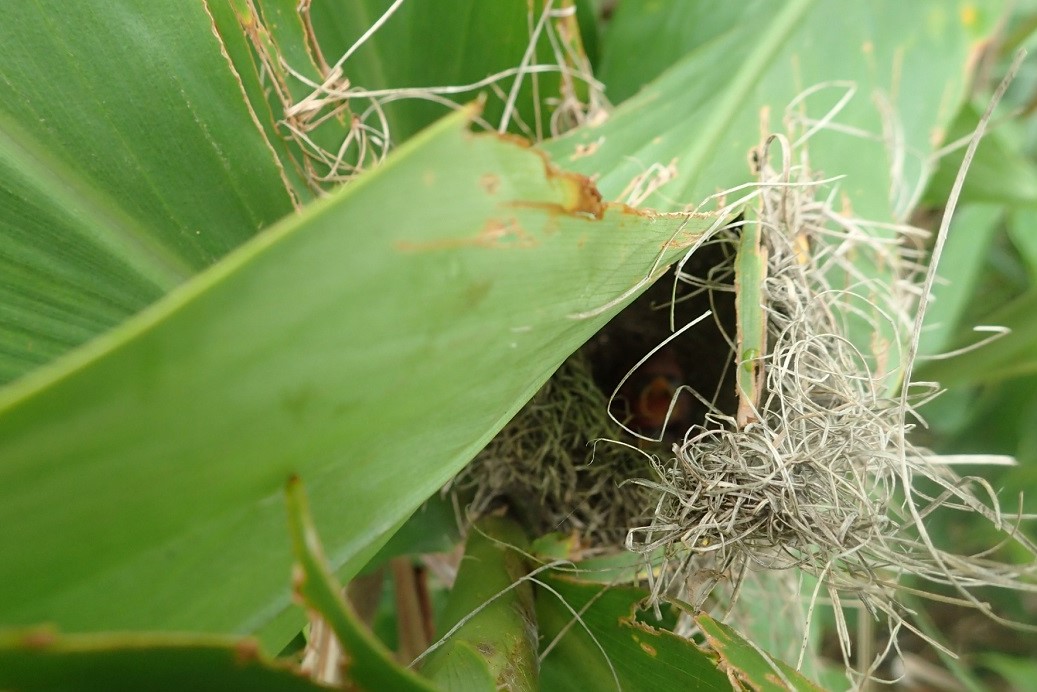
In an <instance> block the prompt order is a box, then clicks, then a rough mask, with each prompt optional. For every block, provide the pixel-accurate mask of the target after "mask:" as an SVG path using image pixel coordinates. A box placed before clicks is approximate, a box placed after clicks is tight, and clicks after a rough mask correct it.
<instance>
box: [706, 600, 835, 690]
mask: <svg viewBox="0 0 1037 692" xmlns="http://www.w3.org/2000/svg"><path fill="white" fill-rule="evenodd" d="M695 621H696V622H697V623H698V624H699V627H700V628H702V632H703V633H704V634H705V635H706V641H707V642H709V645H710V647H711V648H712V649H713V650H714V651H716V652H717V654H718V655H719V656H720V668H721V669H722V670H724V671H725V672H726V673H727V676H728V678H729V679H730V680H731V684H732V687H733V686H734V685H735V683H736V681H737V682H738V683H740V684H742V685H744V686H745V687H747V688H749V689H752V690H760V691H761V692H768V691H769V690H776V691H777V690H780V691H782V692H784V691H785V690H809V691H811V692H820V690H821V688H820V687H818V686H817V685H815V684H814V683H812V682H811V681H810V680H807V679H806V678H805V677H803V676H802V675H801V674H800V673H799V672H797V671H796V669H795V668H792V667H791V666H789V665H788V664H786V663H784V662H782V661H777V660H775V659H773V658H771V657H770V656H767V655H765V654H764V653H762V651H761V650H760V649H759V648H758V647H756V646H753V645H752V644H750V643H749V642H748V641H746V640H745V639H743V638H742V637H741V636H740V635H739V634H738V633H737V632H735V631H734V630H733V629H731V627H729V626H728V625H725V624H724V623H722V622H719V621H717V620H714V619H713V618H711V617H710V616H708V615H706V614H705V613H701V614H699V615H697V616H696V617H695Z"/></svg>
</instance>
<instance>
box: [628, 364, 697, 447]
mask: <svg viewBox="0 0 1037 692" xmlns="http://www.w3.org/2000/svg"><path fill="white" fill-rule="evenodd" d="M682 384H684V370H683V368H681V366H680V363H679V362H678V360H677V352H676V349H675V348H674V347H672V346H664V347H662V348H661V349H659V350H658V351H656V352H655V353H653V354H652V355H651V356H650V357H649V358H648V360H646V361H645V362H644V363H642V364H641V367H639V368H638V369H637V370H635V371H634V372H632V373H631V374H630V377H629V378H628V379H627V381H626V382H624V383H623V386H622V387H621V388H620V390H619V395H620V396H621V397H622V398H623V400H624V401H625V402H626V405H627V408H628V410H629V412H630V420H629V422H628V423H627V424H628V425H629V426H630V427H631V428H632V429H633V430H635V431H636V432H638V433H640V434H642V435H645V436H646V437H652V438H658V437H659V436H660V434H662V433H663V431H664V429H665V431H666V432H667V433H668V437H680V436H681V435H683V434H684V430H686V429H687V427H688V426H689V425H690V423H691V421H690V419H689V414H690V412H691V406H690V405H689V402H688V399H687V397H688V396H689V395H688V394H684V395H683V396H677V393H678V389H679V388H680V387H681V385H682ZM674 397H676V399H674ZM671 405H672V406H673V410H672V411H671V410H670V406H671ZM667 414H669V419H667Z"/></svg>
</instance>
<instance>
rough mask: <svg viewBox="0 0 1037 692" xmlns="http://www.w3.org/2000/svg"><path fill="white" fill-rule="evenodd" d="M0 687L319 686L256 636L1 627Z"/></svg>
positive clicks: (49, 690)
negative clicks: (265, 650) (262, 647)
mask: <svg viewBox="0 0 1037 692" xmlns="http://www.w3.org/2000/svg"><path fill="white" fill-rule="evenodd" d="M0 688H2V689H4V690H8V691H9V692H33V691H34V690H40V691H41V692H43V691H46V692H53V691H54V690H66V691H68V692H80V691H81V692H87V691H97V692H120V691H121V690H126V692H137V691H138V690H153V691H154V692H163V691H165V690H169V691H170V692H174V691H175V692H181V691H182V690H198V691H199V692H207V691H209V690H212V692H234V691H237V690H240V691H241V692H264V691H269V692H317V691H318V690H327V689H329V688H327V687H324V686H322V685H318V684H316V683H313V682H311V681H310V680H308V679H307V678H305V677H304V676H303V675H302V674H301V673H299V671H298V670H296V669H294V668H292V667H291V666H290V665H288V664H286V663H284V662H281V661H273V660H271V659H269V658H267V657H266V656H264V655H263V654H262V653H261V652H260V651H259V647H258V645H257V644H256V642H255V641H254V640H250V639H234V638H231V637H214V636H199V635H187V634H184V635H177V634H99V635H69V634H66V635H58V634H55V633H54V632H52V631H50V630H26V631H13V632H12V631H8V632H0Z"/></svg>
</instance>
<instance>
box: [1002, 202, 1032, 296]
mask: <svg viewBox="0 0 1037 692" xmlns="http://www.w3.org/2000/svg"><path fill="white" fill-rule="evenodd" d="M1007 229H1008V236H1009V237H1010V238H1011V239H1012V244H1013V245H1014V246H1015V249H1016V251H1017V252H1018V253H1019V255H1020V256H1021V257H1022V259H1023V262H1024V263H1025V264H1026V268H1027V270H1028V272H1029V274H1030V278H1031V280H1033V281H1034V282H1035V283H1037V210H1035V209H1025V208H1023V209H1020V208H1015V209H1013V213H1012V214H1011V215H1010V216H1009V217H1008V223H1007Z"/></svg>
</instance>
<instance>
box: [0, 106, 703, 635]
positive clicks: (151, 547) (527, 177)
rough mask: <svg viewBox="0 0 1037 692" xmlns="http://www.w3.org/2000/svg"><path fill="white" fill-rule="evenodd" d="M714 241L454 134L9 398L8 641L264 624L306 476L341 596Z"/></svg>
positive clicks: (263, 239) (432, 140) (274, 606)
mask: <svg viewBox="0 0 1037 692" xmlns="http://www.w3.org/2000/svg"><path fill="white" fill-rule="evenodd" d="M708 222H709V220H708V219H694V220H692V221H691V222H689V221H688V219H687V218H685V217H668V216H654V215H646V214H641V213H635V212H632V211H631V210H629V209H627V208H625V207H616V206H607V207H604V206H602V205H600V204H599V202H598V200H597V197H596V196H595V191H594V189H593V186H592V185H591V184H590V183H589V181H587V180H586V179H584V178H581V177H579V176H573V175H570V174H567V173H563V172H561V171H559V170H558V169H556V168H555V167H554V166H552V165H551V164H549V163H548V162H547V161H545V159H544V158H543V157H542V156H541V155H540V154H538V153H537V152H535V151H533V150H530V149H528V148H524V147H521V146H517V145H516V144H515V143H514V142H512V141H510V140H506V139H501V138H499V137H497V136H496V135H481V136H480V135H472V134H470V133H469V132H468V131H467V130H466V129H465V118H464V117H463V114H458V115H456V116H454V117H451V118H449V119H447V120H445V121H443V122H441V123H439V124H437V125H436V126H435V127H434V128H432V129H430V130H428V131H426V132H425V133H423V134H422V135H421V136H419V137H416V138H414V139H413V140H411V141H410V142H408V144H407V145H404V146H403V147H401V149H400V150H398V152H397V154H396V156H395V157H394V158H392V159H391V160H390V161H388V162H386V163H385V164H384V165H383V166H381V167H379V168H378V169H376V170H374V171H373V172H371V173H370V174H368V175H366V176H364V177H362V178H361V179H359V180H358V181H357V182H356V183H355V184H353V185H350V186H347V187H346V188H344V189H342V190H339V191H338V192H336V193H334V194H332V195H330V196H329V197H328V198H327V199H324V200H321V201H319V202H317V203H315V204H312V205H310V206H308V207H307V208H306V209H305V210H304V211H303V212H302V213H301V214H298V215H294V216H291V217H289V218H287V219H285V220H284V221H283V222H282V223H280V224H278V225H277V226H276V227H274V228H271V229H270V230H269V231H267V232H265V233H263V234H261V235H260V236H259V237H257V238H256V239H255V240H253V241H252V242H250V243H247V244H245V245H244V246H243V247H241V248H240V249H239V250H238V251H236V252H234V253H232V254H231V255H230V256H228V257H227V258H226V259H225V260H224V261H222V262H220V263H218V264H217V265H216V266H214V267H212V268H211V269H210V270H208V271H206V272H203V273H202V274H200V275H198V276H197V277H196V278H195V279H193V280H192V281H191V282H189V283H188V284H186V285H184V286H182V287H181V288H179V289H177V290H175V291H174V292H172V293H171V294H170V295H168V296H167V297H166V298H165V299H163V300H162V301H160V302H159V303H157V304H156V305H154V306H152V307H151V308H149V309H148V310H146V311H145V312H144V313H143V314H141V315H139V316H138V317H136V318H134V319H133V320H130V321H128V322H126V323H125V324H123V325H121V326H120V327H119V328H117V329H115V330H113V331H112V332H109V333H108V334H106V335H104V337H103V338H101V339H97V340H94V341H93V342H91V343H90V344H88V346H87V347H85V348H83V349H80V350H78V351H76V352H74V353H73V354H72V355H71V356H70V357H68V358H65V359H62V360H61V361H59V362H57V363H55V364H54V365H53V366H51V367H49V368H47V369H44V370H41V371H37V372H35V373H33V374H32V375H30V376H28V377H26V378H23V379H22V380H20V381H19V382H18V383H16V384H15V385H13V386H10V387H8V388H7V389H6V390H3V391H2V392H0V526H3V527H4V530H3V532H0V554H2V555H3V556H4V559H3V560H2V561H0V622H5V623H9V624H28V623H35V622H38V621H41V620H47V621H52V622H55V623H56V624H58V625H59V626H61V627H62V628H63V629H68V630H102V629H157V628H163V629H165V628H168V629H180V630H204V631H231V632H246V631H253V630H255V629H256V628H259V627H261V626H263V625H264V624H265V623H268V622H270V621H271V620H272V619H273V618H275V617H276V616H277V615H278V613H279V612H280V611H282V610H283V609H284V608H285V607H286V606H287V604H288V597H289V590H288V583H287V579H288V571H287V566H288V564H289V562H290V559H289V549H288V541H287V535H286V533H287V531H286V528H285V520H284V515H283V511H282V507H281V499H280V498H281V487H282V485H283V483H284V482H285V479H286V478H288V477H289V476H290V475H293V474H295V475H298V476H299V477H300V478H302V479H303V480H304V481H305V482H306V484H307V487H308V488H310V497H311V502H312V506H313V509H314V514H315V516H316V519H317V521H318V523H319V524H320V525H321V526H322V527H327V529H326V530H325V532H324V539H325V545H326V547H327V552H328V556H329V560H330V562H331V563H332V565H333V566H334V567H335V568H336V569H340V570H341V571H340V572H339V575H340V577H342V578H343V579H347V578H348V577H349V576H350V575H351V574H353V573H355V571H356V570H358V569H359V568H360V567H361V566H362V565H363V563H364V562H366V561H367V560H368V559H369V558H370V557H371V556H372V555H373V554H374V552H375V551H376V550H377V549H378V548H379V547H380V546H381V545H382V543H383V542H384V541H385V539H386V538H387V535H388V534H389V533H391V532H393V531H395V530H396V529H397V528H398V527H399V525H400V524H401V523H402V522H403V520H404V519H405V518H406V517H407V516H409V515H410V514H411V513H412V512H413V511H414V510H415V509H416V508H417V507H418V505H419V504H421V502H422V501H423V500H424V499H425V498H427V497H428V496H430V495H431V494H432V493H434V492H435V491H436V490H438V489H439V488H440V487H441V486H442V485H443V484H444V483H445V482H446V481H447V480H448V479H450V478H451V477H452V476H453V475H454V474H455V473H456V472H457V471H458V470H459V469H460V468H461V467H462V466H463V465H464V464H465V463H466V462H467V461H468V460H469V459H470V458H471V457H472V456H473V455H474V454H475V453H476V451H478V450H479V449H481V447H482V446H483V445H484V444H485V442H486V441H487V440H488V439H489V438H490V437H491V436H492V435H493V434H495V433H496V432H497V431H498V430H499V429H500V427H501V426H502V425H503V424H504V423H505V422H506V421H507V420H509V419H510V417H511V416H512V415H513V414H514V413H515V411H517V410H518V409H519V408H520V407H521V406H522V404H523V403H525V401H526V400H528V398H529V397H530V396H532V394H533V393H534V392H535V391H536V390H537V389H538V388H539V386H540V385H541V384H542V383H543V381H544V380H545V378H547V377H548V376H549V375H550V374H551V373H552V372H553V371H554V369H555V368H556V367H557V366H558V364H559V363H560V362H561V361H562V360H563V359H564V358H565V357H566V356H568V355H569V354H570V353H571V352H572V351H573V350H574V349H575V348H577V347H578V346H579V345H580V344H581V343H582V342H583V341H584V340H586V339H587V338H588V337H589V336H590V335H591V334H593V333H594V332H595V331H596V330H598V329H599V328H600V327H601V326H602V325H603V324H604V322H605V321H606V320H608V319H609V317H610V316H611V315H612V314H614V313H615V311H616V310H618V309H619V308H620V307H621V306H622V303H623V302H624V300H616V299H617V298H619V297H623V296H628V295H629V296H630V297H632V296H633V293H632V292H631V289H635V288H637V287H638V285H639V282H641V280H642V279H643V278H644V277H646V276H648V275H650V274H652V272H653V270H656V271H661V269H656V266H657V265H656V262H657V260H658V259H659V258H660V256H661V253H662V254H664V255H665V257H663V259H664V260H667V259H672V258H673V257H674V256H676V255H679V254H680V253H682V252H683V249H682V248H683V247H685V246H686V244H687V243H688V242H689V241H690V240H693V239H694V238H695V237H696V235H695V233H696V232H697V231H699V230H701V228H702V226H703V225H704V224H706V223H708ZM675 234H676V235H677V237H676V239H675ZM605 308H607V309H605ZM580 313H586V315H585V316H584V317H578V315H579V314H580ZM588 315H589V316H588ZM284 634H287V633H286V632H282V635H284ZM271 643H276V641H273V639H272V640H271ZM281 643H282V644H283V642H281Z"/></svg>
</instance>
